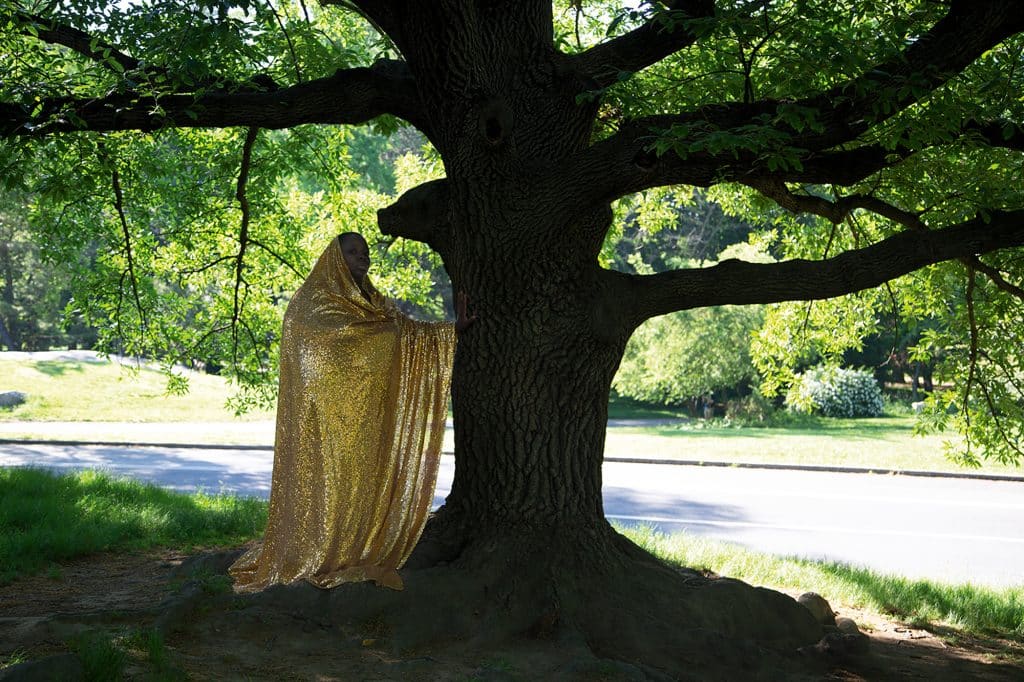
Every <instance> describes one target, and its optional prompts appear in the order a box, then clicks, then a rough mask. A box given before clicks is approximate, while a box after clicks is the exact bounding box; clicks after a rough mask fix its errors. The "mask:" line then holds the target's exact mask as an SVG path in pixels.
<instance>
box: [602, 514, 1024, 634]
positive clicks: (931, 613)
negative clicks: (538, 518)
mask: <svg viewBox="0 0 1024 682" xmlns="http://www.w3.org/2000/svg"><path fill="white" fill-rule="evenodd" d="M619 530H620V532H622V533H623V534H624V535H626V536H627V537H629V538H630V539H632V540H633V541H634V542H636V543H637V544H638V545H640V546H641V547H643V548H645V549H647V550H648V551H650V552H652V553H653V554H655V555H657V556H659V557H661V558H663V559H665V560H667V561H669V562H671V563H674V564H677V565H680V566H690V567H693V568H698V569H703V570H707V571H711V572H713V573H716V574H718V575H723V576H728V577H730V578H738V579H740V580H743V581H744V582H748V583H750V584H753V585H765V586H768V587H772V588H774V589H778V590H786V591H795V592H805V591H811V592H818V593H819V594H822V595H825V596H826V598H827V599H828V600H829V601H832V602H839V603H842V604H846V605H847V606H851V607H855V608H863V609H866V610H869V611H873V612H875V613H878V614H887V615H890V616H893V615H894V616H897V617H899V618H900V619H902V620H904V621H907V622H910V623H914V624H916V625H918V626H919V627H931V626H934V625H936V624H945V625H949V626H951V627H954V628H956V629H957V630H960V631H962V632H964V633H970V634H986V635H996V636H1000V637H1007V638H1010V639H1016V640H1020V639H1022V638H1024V586H1021V587H1008V588H1002V589H991V588H985V587H978V586H975V585H969V584H960V585H947V584H944V583H938V582H933V581H930V580H911V579H908V578H903V577H900V576H896V575H883V574H879V573H876V572H874V571H870V570H868V569H865V568H858V567H856V566H850V565H847V564H842V563H834V562H826V561H812V560H809V559H800V558H794V557H781V556H775V555H773V554H766V553H763V552H755V551H752V550H748V549H745V548H743V547H741V546H739V545H735V544H732V543H728V542H722V541H719V540H712V539H708V538H701V537H697V536H693V535H689V534H687V533H674V534H672V535H665V534H662V533H659V532H657V531H654V530H652V529H650V528H628V529H623V528H619Z"/></svg>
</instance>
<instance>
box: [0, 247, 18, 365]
mask: <svg viewBox="0 0 1024 682" xmlns="http://www.w3.org/2000/svg"><path fill="white" fill-rule="evenodd" d="M0 272H2V273H3V285H4V288H3V293H2V295H0V300H2V301H3V303H4V306H3V307H4V308H6V309H7V310H9V311H10V317H9V319H8V320H7V321H6V323H5V320H4V315H3V314H2V313H3V309H2V308H0V344H2V345H4V346H7V349H8V350H19V349H20V348H21V344H20V343H18V341H17V340H15V337H16V336H17V335H18V318H17V316H16V313H15V312H14V264H13V263H12V259H11V248H10V246H9V245H8V244H7V242H5V241H0Z"/></svg>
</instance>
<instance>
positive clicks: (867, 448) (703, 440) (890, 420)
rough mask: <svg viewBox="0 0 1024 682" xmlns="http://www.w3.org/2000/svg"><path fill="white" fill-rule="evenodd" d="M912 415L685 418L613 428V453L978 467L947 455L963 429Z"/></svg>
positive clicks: (995, 467)
mask: <svg viewBox="0 0 1024 682" xmlns="http://www.w3.org/2000/svg"><path fill="white" fill-rule="evenodd" d="M913 429H914V418H913V417H912V416H898V417H877V418H873V419H830V418H824V417H821V418H813V419H806V420H801V422H800V423H799V424H796V425H793V426H788V427H785V428H736V427H729V426H721V425H715V423H714V422H712V424H711V425H710V426H708V425H706V424H705V423H704V422H701V421H694V422H689V423H684V424H679V425H670V426H657V427H644V428H619V429H610V430H609V431H608V437H607V441H606V446H605V451H606V453H630V456H633V457H650V458H666V459H685V460H694V461H703V462H752V463H768V464H782V463H785V464H808V465H833V466H850V467H869V468H881V469H895V470H920V471H973V470H972V469H965V468H964V467H963V466H961V465H959V464H957V463H955V462H952V461H950V460H948V459H946V457H945V454H944V449H943V441H945V440H947V439H956V438H958V436H957V435H956V434H947V435H941V436H940V435H929V436H915V435H914V433H913ZM980 471H981V472H983V473H993V474H996V473H998V474H1011V475H1021V476H1024V471H1022V470H1021V467H1019V466H1013V465H1007V464H999V463H996V462H985V463H984V465H983V466H982V468H981V470H980Z"/></svg>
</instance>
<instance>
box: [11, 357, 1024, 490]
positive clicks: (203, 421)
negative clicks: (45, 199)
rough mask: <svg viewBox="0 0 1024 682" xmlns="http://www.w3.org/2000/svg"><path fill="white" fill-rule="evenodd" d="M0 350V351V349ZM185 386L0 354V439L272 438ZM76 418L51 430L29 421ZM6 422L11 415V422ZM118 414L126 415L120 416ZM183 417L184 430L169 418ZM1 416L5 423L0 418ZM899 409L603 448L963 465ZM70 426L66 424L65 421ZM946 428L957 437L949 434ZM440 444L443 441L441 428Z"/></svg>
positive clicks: (715, 458)
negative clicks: (8, 399) (18, 397)
mask: <svg viewBox="0 0 1024 682" xmlns="http://www.w3.org/2000/svg"><path fill="white" fill-rule="evenodd" d="M0 356H2V353H0ZM189 384H190V391H189V393H188V394H187V395H183V396H177V395H167V394H166V393H165V386H166V383H165V380H164V377H163V376H162V375H161V374H160V373H159V372H157V371H155V370H152V369H147V368H140V369H138V370H128V369H126V368H123V367H120V366H119V365H117V364H115V363H111V362H83V361H31V360H4V359H0V391H5V390H18V391H23V392H25V393H27V394H28V395H29V399H28V401H27V402H26V403H25V404H23V405H20V406H18V407H15V408H13V409H0V438H22V439H25V438H33V439H53V440H92V441H115V442H154V443H180V442H185V441H188V442H198V443H241V444H249V445H270V444H272V443H273V423H272V422H273V418H274V415H273V413H271V412H253V413H249V414H246V415H243V416H241V417H237V416H235V415H234V413H233V412H231V411H230V410H229V409H227V408H226V407H225V402H226V400H227V398H228V397H229V395H230V394H231V387H230V386H228V385H227V383H226V382H225V381H224V380H223V379H221V378H220V377H217V376H213V375H207V374H200V373H195V372H191V373H189ZM608 416H609V417H610V418H613V419H673V418H686V417H687V414H686V412H685V411H684V410H682V409H679V408H671V407H663V406H657V405H647V404H644V403H639V402H637V401H633V400H629V399H627V398H621V397H617V396H614V395H613V396H612V398H611V400H610V401H609V406H608ZM58 421H59V422H78V425H77V426H76V425H74V424H69V425H66V428H64V430H61V431H57V430H54V427H52V426H50V427H48V426H46V425H45V424H33V423H32V422H58ZM15 422H16V423H15ZM121 422H133V423H134V424H130V425H122V424H120V423H121ZM180 422H193V423H192V424H190V425H189V428H188V430H187V431H184V432H183V431H182V429H181V428H180V427H177V426H175V424H176V423H180ZM5 423H6V424H7V425H9V426H5ZM913 424H914V418H913V417H912V416H909V415H902V416H890V417H880V418H875V419H827V418H822V417H807V418H803V419H796V420H794V421H793V423H792V424H791V425H787V426H786V427H784V428H736V427H730V426H726V425H722V424H721V423H720V422H705V421H703V420H700V419H687V420H686V421H685V422H683V423H679V424H672V425H667V426H649V427H618V428H613V429H609V431H608V436H607V441H606V448H605V454H606V456H609V457H640V458H663V459H682V460H693V461H706V462H749V463H772V464H812V465H835V466H851V467H869V468H879V469H895V470H923V471H963V470H964V469H963V467H961V466H960V465H958V464H956V463H954V462H950V461H949V460H947V459H946V458H945V456H944V454H943V441H944V440H945V439H946V438H947V436H923V437H922V436H914V435H913ZM72 426H76V428H70V427H72ZM949 437H951V438H957V436H956V434H950V435H949ZM444 448H445V450H446V451H448V452H450V451H451V450H452V448H453V442H452V435H451V432H448V433H447V434H446V437H445V444H444ZM982 471H983V472H985V473H1002V474H1015V475H1021V476H1024V471H1022V470H1021V468H1020V467H1014V466H1010V465H1003V464H997V463H988V462H986V463H985V465H984V466H983V468H982Z"/></svg>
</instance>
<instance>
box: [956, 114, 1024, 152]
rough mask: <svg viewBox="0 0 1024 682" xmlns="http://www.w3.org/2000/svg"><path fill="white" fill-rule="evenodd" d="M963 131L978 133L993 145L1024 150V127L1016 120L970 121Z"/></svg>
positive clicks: (970, 133) (972, 133) (971, 133)
mask: <svg viewBox="0 0 1024 682" xmlns="http://www.w3.org/2000/svg"><path fill="white" fill-rule="evenodd" d="M963 132H964V133H965V134H968V135H977V136H978V137H979V138H981V139H982V140H984V141H985V142H986V143H988V144H989V145H991V146H992V147H1004V148H1006V149H1013V150H1016V151H1018V152H1024V127H1022V126H1021V125H1020V124H1019V123H1016V122H1014V121H1007V120H1001V121H969V122H967V123H966V124H964V126H963Z"/></svg>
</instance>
